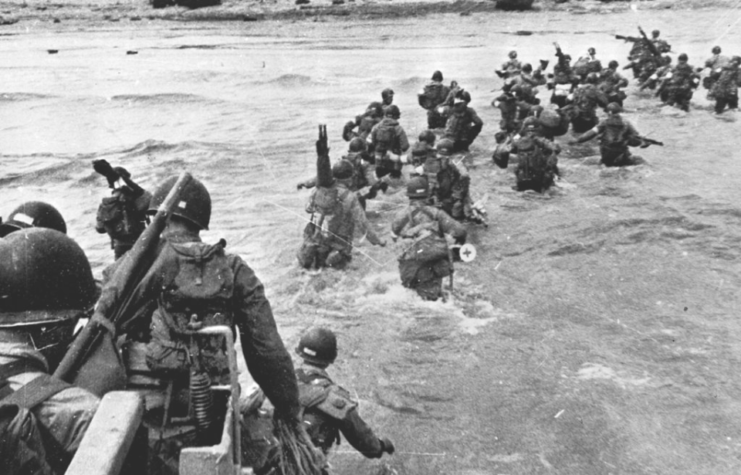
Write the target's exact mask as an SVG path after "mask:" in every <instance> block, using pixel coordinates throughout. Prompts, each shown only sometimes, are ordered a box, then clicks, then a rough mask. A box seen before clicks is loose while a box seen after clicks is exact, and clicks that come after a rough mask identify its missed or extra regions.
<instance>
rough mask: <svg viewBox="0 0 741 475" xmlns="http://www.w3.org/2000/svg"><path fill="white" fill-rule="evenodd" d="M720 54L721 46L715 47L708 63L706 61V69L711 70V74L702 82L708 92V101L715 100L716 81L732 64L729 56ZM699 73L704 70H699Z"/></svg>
mask: <svg viewBox="0 0 741 475" xmlns="http://www.w3.org/2000/svg"><path fill="white" fill-rule="evenodd" d="M720 52H721V49H720V46H713V49H712V53H713V55H712V56H711V57H710V58H708V60H707V61H705V68H707V69H710V74H709V75H708V77H706V78H705V79H703V80H702V85H703V87H704V88H705V89H707V90H708V99H713V97H712V89H713V84H715V81H717V80H718V78H719V77H720V72H721V70H722V69H723V67H724V66H725V65H727V64H728V63H729V62H730V59H729V58H728V56H722V55H721V54H720ZM705 68H703V69H705ZM698 72H702V70H699V71H698Z"/></svg>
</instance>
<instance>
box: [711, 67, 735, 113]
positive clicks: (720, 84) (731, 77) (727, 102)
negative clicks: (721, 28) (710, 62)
mask: <svg viewBox="0 0 741 475" xmlns="http://www.w3.org/2000/svg"><path fill="white" fill-rule="evenodd" d="M739 65H741V56H734V57H733V58H731V60H730V61H729V62H728V64H726V65H725V66H723V68H721V71H720V75H719V76H718V80H717V81H715V84H713V89H712V90H711V92H712V96H713V98H714V99H715V113H716V114H720V113H722V112H723V110H724V109H725V108H726V106H728V108H729V109H738V87H739V85H740V84H741V72H739Z"/></svg>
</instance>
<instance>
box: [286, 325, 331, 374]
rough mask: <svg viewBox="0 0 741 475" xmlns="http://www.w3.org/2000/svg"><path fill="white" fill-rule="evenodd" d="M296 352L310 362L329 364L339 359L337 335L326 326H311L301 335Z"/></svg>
mask: <svg viewBox="0 0 741 475" xmlns="http://www.w3.org/2000/svg"><path fill="white" fill-rule="evenodd" d="M296 354H297V355H299V356H300V357H301V358H303V359H304V360H306V361H308V362H309V363H314V364H318V365H329V364H331V363H334V360H335V359H337V337H336V336H335V334H334V332H332V330H330V329H328V328H324V327H313V328H310V329H309V330H308V331H307V332H306V333H304V334H303V335H301V339H300V340H299V342H298V346H297V347H296Z"/></svg>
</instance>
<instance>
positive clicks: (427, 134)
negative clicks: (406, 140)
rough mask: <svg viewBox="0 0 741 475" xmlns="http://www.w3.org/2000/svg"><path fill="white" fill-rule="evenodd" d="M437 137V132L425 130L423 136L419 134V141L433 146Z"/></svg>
mask: <svg viewBox="0 0 741 475" xmlns="http://www.w3.org/2000/svg"><path fill="white" fill-rule="evenodd" d="M436 138H437V137H436V136H435V132H433V131H431V130H423V131H422V133H421V134H419V141H420V142H427V143H428V144H430V145H432V144H434V143H435V139H436Z"/></svg>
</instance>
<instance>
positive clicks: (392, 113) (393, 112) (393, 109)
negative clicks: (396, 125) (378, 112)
mask: <svg viewBox="0 0 741 475" xmlns="http://www.w3.org/2000/svg"><path fill="white" fill-rule="evenodd" d="M385 115H386V117H391V118H393V119H398V118H399V117H401V111H400V110H399V108H398V107H397V106H396V105H395V104H391V105H390V106H388V107H387V108H386V113H385Z"/></svg>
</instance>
